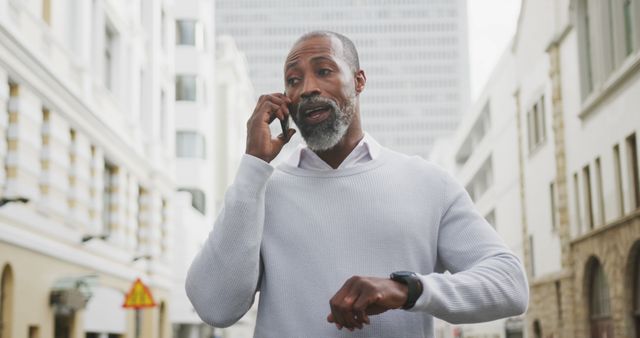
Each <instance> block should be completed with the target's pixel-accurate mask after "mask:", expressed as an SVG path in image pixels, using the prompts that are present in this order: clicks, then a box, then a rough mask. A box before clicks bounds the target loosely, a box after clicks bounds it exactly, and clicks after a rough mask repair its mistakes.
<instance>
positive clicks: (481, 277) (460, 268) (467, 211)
mask: <svg viewBox="0 0 640 338" xmlns="http://www.w3.org/2000/svg"><path fill="white" fill-rule="evenodd" d="M445 181H446V186H447V188H446V191H447V192H446V194H445V209H444V211H443V215H442V219H441V223H440V230H439V235H438V261H439V263H440V264H441V265H442V266H443V267H444V268H445V269H446V270H448V271H449V272H451V274H441V273H432V274H428V275H423V276H420V279H421V282H422V285H423V294H422V295H421V296H420V298H419V299H418V301H417V303H416V305H415V307H414V308H413V309H411V310H412V311H426V312H429V313H431V314H433V315H434V316H436V317H438V318H441V319H444V320H446V321H448V322H450V323H454V324H455V323H472V322H482V321H489V320H495V319H498V318H503V317H508V316H515V315H520V314H522V313H524V312H525V311H526V309H527V305H528V302H529V286H528V283H527V279H526V276H525V273H524V270H523V267H522V264H521V263H520V260H519V259H518V258H517V257H516V256H515V255H514V254H513V253H512V252H511V250H509V249H508V248H507V247H506V246H505V244H504V243H503V241H502V240H501V238H500V237H499V236H498V234H497V233H496V232H495V231H494V230H493V229H492V228H491V227H490V226H489V225H488V224H487V222H486V221H485V220H484V218H483V217H482V216H481V215H480V214H478V212H477V211H476V209H475V206H474V205H473V202H472V201H471V199H470V198H469V195H468V194H467V192H466V191H465V190H464V188H462V187H461V186H460V185H459V184H458V183H457V182H455V181H454V180H453V179H452V178H451V177H449V176H447V178H446V180H445Z"/></svg>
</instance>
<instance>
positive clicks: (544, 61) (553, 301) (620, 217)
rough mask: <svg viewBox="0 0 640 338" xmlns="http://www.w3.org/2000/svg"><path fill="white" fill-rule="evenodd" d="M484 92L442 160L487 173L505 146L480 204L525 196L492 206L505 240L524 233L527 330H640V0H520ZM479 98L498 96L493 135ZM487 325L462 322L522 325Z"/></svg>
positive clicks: (629, 333) (467, 173)
mask: <svg viewBox="0 0 640 338" xmlns="http://www.w3.org/2000/svg"><path fill="white" fill-rule="evenodd" d="M505 73H506V74H507V75H504V74H505ZM500 74H503V75H500ZM509 81H511V82H509ZM484 93H485V94H483V96H481V98H480V99H479V101H478V102H477V103H476V104H475V105H474V106H473V107H474V108H473V109H472V113H471V114H468V115H467V117H466V119H467V120H468V121H466V120H465V121H463V122H462V124H461V128H460V129H459V131H458V133H457V134H456V137H455V138H454V139H453V141H452V142H451V147H452V148H451V149H450V150H449V155H448V156H449V159H446V160H444V161H443V162H444V163H450V164H451V166H453V167H454V172H455V173H456V175H457V176H458V177H459V178H460V179H462V180H463V181H465V184H467V183H468V182H473V180H474V179H473V178H474V177H480V178H482V177H483V176H482V175H478V174H477V173H479V172H481V171H482V170H481V169H482V168H483V166H481V165H479V163H480V162H481V161H480V160H478V159H479V158H484V157H486V154H490V153H496V152H498V153H501V154H502V155H501V156H499V157H498V156H493V158H492V159H491V160H490V162H489V163H490V166H489V167H490V168H491V169H492V171H493V172H494V173H495V174H493V176H490V177H492V178H491V179H488V180H486V179H485V181H486V182H488V183H486V182H485V184H483V185H480V186H481V187H483V189H481V190H482V192H483V193H482V194H480V198H479V199H478V200H477V204H478V208H479V209H480V210H481V212H485V213H486V212H487V211H488V209H486V208H487V206H491V205H496V206H497V207H498V208H497V209H496V210H498V211H499V210H500V208H499V206H500V204H501V202H500V201H503V200H504V198H505V197H506V196H508V195H509V194H510V193H511V192H513V191H517V192H518V196H517V198H515V200H516V201H518V205H514V206H512V208H510V209H509V210H508V212H507V213H506V214H502V215H501V214H500V213H499V212H498V213H496V214H494V215H493V216H495V219H494V221H495V224H496V230H497V231H498V232H499V233H501V235H502V236H503V237H505V239H506V240H507V242H509V241H510V239H512V238H515V237H519V238H520V239H521V245H520V246H518V247H519V248H520V251H518V250H515V251H516V252H519V253H520V254H521V255H522V259H523V261H524V263H525V266H526V268H527V274H528V276H529V282H530V292H531V301H530V306H529V309H528V311H527V313H526V320H525V325H524V326H525V330H524V332H523V333H524V336H526V337H535V338H550V337H555V338H558V337H563V338H565V337H575V338H582V337H593V338H596V337H597V338H601V337H607V338H611V337H619V338H634V337H640V177H639V176H640V175H639V169H638V168H639V167H640V159H639V157H640V153H639V149H638V148H639V142H638V137H639V136H638V135H639V134H640V109H639V108H638V107H640V2H639V1H633V0H620V1H615V0H602V1H600V0H561V1H555V0H543V1H527V0H523V2H522V9H521V14H520V18H519V22H518V30H517V33H516V36H515V37H514V40H513V43H512V45H511V46H510V49H509V50H508V51H507V55H505V56H504V57H503V58H502V60H501V61H500V63H499V64H498V65H497V67H496V71H494V75H493V77H492V79H491V81H490V83H489V85H488V86H487V88H485V90H484ZM496 96H501V97H507V96H509V97H510V98H511V99H502V100H500V101H496V100H490V98H492V97H496ZM483 100H485V101H487V102H490V103H491V105H490V111H491V119H489V122H490V123H489V124H488V125H489V128H488V130H489V131H488V132H486V133H485V134H487V135H488V136H486V137H484V138H478V137H475V138H474V137H473V135H474V133H475V134H478V133H477V132H474V129H475V130H477V128H475V126H476V125H478V122H477V121H482V118H481V115H482V114H481V113H478V112H479V111H481V108H480V107H483V106H484V105H485V104H486V103H485V102H484V101H483ZM496 114H504V115H506V116H502V117H499V118H497V119H496V118H495V115H496ZM510 120H514V122H515V123H514V124H513V125H511V124H505V125H504V128H496V127H495V122H496V121H510ZM465 126H466V127H465ZM509 135H511V137H508V136H509ZM466 139H471V140H472V142H470V144H471V145H473V147H471V148H473V151H472V152H469V151H467V150H468V149H467V148H469V147H467V148H465V143H464V140H466ZM487 140H488V141H487ZM492 140H493V141H492ZM496 140H500V141H499V142H495V141H496ZM506 143H510V144H513V145H515V147H514V148H512V149H511V148H509V146H508V144H506ZM503 151H508V152H510V157H511V158H513V159H515V161H505V160H500V158H503V159H504V158H508V157H509V156H504V153H502V152H503ZM460 154H463V155H465V154H468V155H469V156H468V157H466V156H459V155H460ZM461 158H462V159H463V161H459V159H461ZM479 161H480V162H479ZM456 166H457V169H456ZM456 170H457V172H456ZM505 173H515V174H517V177H518V178H517V179H516V180H515V182H516V183H515V184H517V188H513V187H512V189H496V188H495V186H499V185H500V182H503V183H504V182H505V180H508V177H510V176H509V175H506V176H505ZM467 188H468V190H469V192H470V194H471V195H472V196H473V195H475V194H476V193H477V191H478V189H477V185H474V184H471V185H469V184H468V186H467ZM505 215H509V218H508V221H507V223H509V221H511V222H512V223H511V224H505V218H504V217H505ZM514 215H518V216H519V220H518V221H512V220H513V216H514ZM513 229H518V231H520V235H519V236H515V237H513V236H514V235H513V233H512V232H511V231H512V230H513ZM505 231H506V232H505ZM509 234H510V235H509ZM505 326H507V325H505ZM479 327H483V326H482V325H480V326H478V325H476V326H472V327H456V328H454V329H455V331H454V332H455V333H456V334H458V336H459V335H464V337H521V336H522V334H519V333H517V332H509V330H508V327H505V329H504V330H503V329H499V330H497V331H493V332H491V331H488V330H485V331H481V330H480V329H479ZM488 327H490V326H487V325H484V328H485V329H486V328H488ZM443 336H444V335H443ZM448 336H456V335H455V334H454V335H448Z"/></svg>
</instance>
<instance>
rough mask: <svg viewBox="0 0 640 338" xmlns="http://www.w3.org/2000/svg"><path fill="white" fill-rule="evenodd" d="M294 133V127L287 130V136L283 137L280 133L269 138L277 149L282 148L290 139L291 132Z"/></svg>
mask: <svg viewBox="0 0 640 338" xmlns="http://www.w3.org/2000/svg"><path fill="white" fill-rule="evenodd" d="M295 133H296V131H295V129H289V132H288V134H289V136H288V137H287V138H285V137H284V134H282V133H281V134H280V135H278V137H276V138H275V139H273V140H271V143H272V144H273V146H274V147H276V148H277V149H282V147H284V145H285V144H287V143H289V140H291V136H293V134H295Z"/></svg>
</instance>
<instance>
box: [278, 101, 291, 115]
mask: <svg viewBox="0 0 640 338" xmlns="http://www.w3.org/2000/svg"><path fill="white" fill-rule="evenodd" d="M280 110H282V112H283V113H284V117H285V118H286V117H288V116H289V114H290V112H289V107H288V106H287V105H286V104H285V103H283V104H281V105H280Z"/></svg>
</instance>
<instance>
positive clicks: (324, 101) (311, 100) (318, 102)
mask: <svg viewBox="0 0 640 338" xmlns="http://www.w3.org/2000/svg"><path fill="white" fill-rule="evenodd" d="M318 106H329V107H330V108H331V109H333V111H337V110H339V109H340V107H339V106H338V104H337V103H336V102H335V101H333V100H331V99H328V98H326V97H322V96H319V95H314V96H309V97H303V98H301V99H300V101H299V102H298V103H297V104H295V105H292V108H293V109H289V110H290V112H292V113H293V114H294V115H295V116H296V117H301V116H300V112H304V111H306V110H308V109H309V108H315V107H318Z"/></svg>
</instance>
